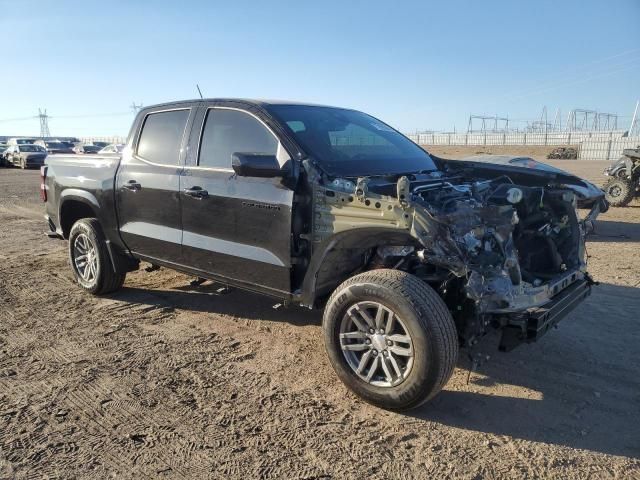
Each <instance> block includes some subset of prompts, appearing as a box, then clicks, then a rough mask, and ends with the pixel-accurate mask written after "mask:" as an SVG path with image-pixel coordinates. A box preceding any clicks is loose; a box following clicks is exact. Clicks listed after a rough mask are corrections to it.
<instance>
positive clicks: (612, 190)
mask: <svg viewBox="0 0 640 480" xmlns="http://www.w3.org/2000/svg"><path fill="white" fill-rule="evenodd" d="M602 189H603V190H604V194H605V197H606V199H607V201H608V202H609V204H610V205H612V206H614V207H626V206H627V205H629V203H630V202H631V200H633V196H634V193H635V192H634V188H633V183H632V182H631V181H629V180H627V179H625V178H612V179H611V180H609V181H608V182H607V183H606V184H605V186H604V187H602Z"/></svg>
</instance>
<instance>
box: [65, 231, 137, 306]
mask: <svg viewBox="0 0 640 480" xmlns="http://www.w3.org/2000/svg"><path fill="white" fill-rule="evenodd" d="M86 252H90V254H89V257H88V258H89V262H90V264H91V267H89V265H87V264H86V262H85V265H84V268H83V262H82V259H81V258H80V257H81V255H83V254H86ZM69 262H70V264H71V270H72V272H73V275H74V277H75V280H76V281H77V282H78V285H80V287H82V288H83V289H84V290H86V291H87V292H89V293H91V294H93V295H103V294H106V293H110V292H113V291H116V290H118V289H120V287H122V284H123V283H124V279H125V277H126V273H115V272H114V271H113V267H112V265H111V259H110V257H109V252H108V250H107V244H106V242H105V238H104V234H103V233H102V228H101V227H100V224H99V223H98V220H96V219H95V218H83V219H81V220H78V221H77V222H76V223H74V224H73V227H71V232H70V234H69ZM87 269H89V271H88V272H87Z"/></svg>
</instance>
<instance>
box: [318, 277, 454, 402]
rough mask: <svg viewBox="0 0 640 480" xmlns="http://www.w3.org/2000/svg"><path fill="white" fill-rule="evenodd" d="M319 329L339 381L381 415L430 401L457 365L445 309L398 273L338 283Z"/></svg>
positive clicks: (415, 279)
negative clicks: (379, 410) (380, 408)
mask: <svg viewBox="0 0 640 480" xmlns="http://www.w3.org/2000/svg"><path fill="white" fill-rule="evenodd" d="M322 326H323V331H324V339H325V347H326V349H327V353H328V355H329V359H330V360H331V363H332V365H333V367H334V369H335V371H336V373H337V375H338V377H339V378H340V380H342V381H343V382H344V383H345V384H346V385H347V387H349V388H350V389H351V390H352V391H354V392H355V393H356V394H357V395H359V396H360V397H362V398H363V399H364V400H366V401H367V402H369V403H372V404H374V405H377V406H379V407H382V408H388V409H392V410H404V409H409V408H413V407H417V406H419V405H421V404H422V403H424V402H426V401H428V400H430V399H431V398H433V397H434V396H435V395H436V394H437V393H438V392H439V391H440V390H441V389H442V387H444V385H445V384H446V383H447V381H448V380H449V378H450V377H451V374H452V373H453V369H454V367H455V365H456V361H457V359H458V336H457V332H456V327H455V324H454V322H453V318H452V317H451V314H450V313H449V310H448V309H447V306H446V305H445V303H444V302H443V301H442V299H441V298H440V297H439V296H438V294H437V293H436V292H435V291H434V290H433V289H432V288H431V287H430V286H429V285H427V284H426V283H424V282H423V281H422V280H420V279H419V278H418V277H416V276H414V275H411V274H409V273H406V272H402V271H399V270H388V269H380V270H372V271H369V272H365V273H362V274H360V275H356V276H354V277H352V278H350V279H348V280H347V281H345V282H344V283H342V284H341V285H340V286H339V287H338V288H337V289H336V290H335V292H334V293H333V295H331V298H330V299H329V301H328V303H327V306H326V308H325V311H324V318H323V322H322Z"/></svg>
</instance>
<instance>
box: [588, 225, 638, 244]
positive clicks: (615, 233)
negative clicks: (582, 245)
mask: <svg viewBox="0 0 640 480" xmlns="http://www.w3.org/2000/svg"><path fill="white" fill-rule="evenodd" d="M587 241H588V242H589V243H590V242H640V224H639V223H628V222H616V221H611V220H596V223H595V230H594V232H593V233H591V234H590V235H589V236H588V237H587ZM587 247H588V245H587Z"/></svg>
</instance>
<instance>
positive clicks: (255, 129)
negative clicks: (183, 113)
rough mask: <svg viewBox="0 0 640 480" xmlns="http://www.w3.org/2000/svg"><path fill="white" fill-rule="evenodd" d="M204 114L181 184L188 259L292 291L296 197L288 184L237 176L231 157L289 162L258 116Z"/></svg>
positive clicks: (215, 271)
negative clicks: (265, 157)
mask: <svg viewBox="0 0 640 480" xmlns="http://www.w3.org/2000/svg"><path fill="white" fill-rule="evenodd" d="M203 116H204V119H203V122H202V127H201V129H200V134H199V139H198V137H195V142H194V143H192V145H194V144H195V146H196V148H197V154H196V155H194V157H193V159H192V162H193V164H191V165H187V166H186V167H185V171H184V174H183V180H182V184H181V188H182V191H183V199H182V225H183V239H182V244H183V254H184V257H185V260H184V261H185V263H186V264H188V265H189V266H191V267H192V268H194V269H197V270H200V271H202V272H206V273H208V274H211V275H214V276H221V277H225V278H227V279H231V280H235V281H238V282H240V283H244V284H247V285H248V286H251V285H253V286H259V287H261V288H260V290H271V291H274V293H280V292H286V293H289V291H290V267H291V264H290V262H291V247H290V242H291V239H290V237H291V207H292V202H293V191H292V190H291V189H289V188H287V187H285V186H283V185H282V179H278V178H274V179H271V178H251V177H239V176H237V175H235V173H234V171H233V169H232V168H231V155H232V154H233V153H236V152H251V153H263V154H270V155H276V156H277V158H278V160H279V161H280V163H281V165H283V164H284V163H285V162H286V161H288V160H289V156H288V154H287V152H286V151H285V150H284V148H283V146H282V145H281V143H280V142H279V140H278V138H277V137H276V135H275V134H274V133H273V132H272V131H271V130H270V129H269V128H268V127H267V125H266V124H265V123H264V122H263V121H262V120H261V119H260V118H259V117H258V116H256V115H255V114H253V113H250V112H248V111H245V110H242V109H238V108H229V107H224V106H216V107H210V108H207V109H206V110H205V112H203ZM194 134H195V130H194ZM194 136H195V135H194ZM194 153H196V152H194ZM199 192H202V193H200V194H199Z"/></svg>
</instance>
